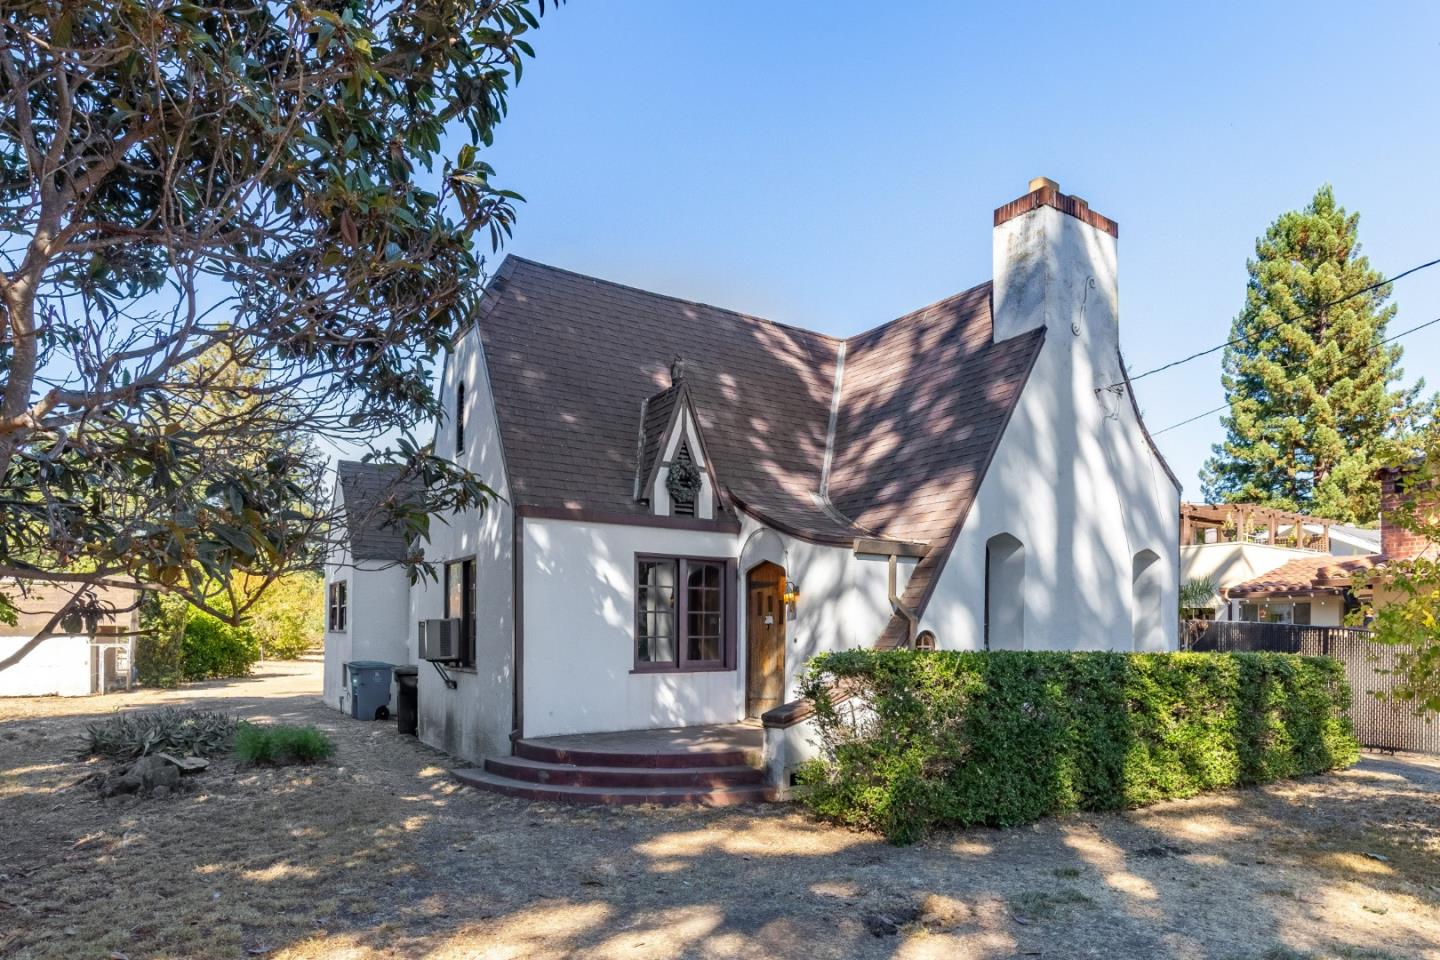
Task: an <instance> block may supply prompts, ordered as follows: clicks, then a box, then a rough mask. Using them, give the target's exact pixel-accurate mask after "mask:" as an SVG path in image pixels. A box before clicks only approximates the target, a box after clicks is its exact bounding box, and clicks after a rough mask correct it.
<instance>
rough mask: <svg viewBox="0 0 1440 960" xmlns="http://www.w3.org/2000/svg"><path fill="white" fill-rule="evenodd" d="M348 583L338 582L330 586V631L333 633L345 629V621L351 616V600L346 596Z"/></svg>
mask: <svg viewBox="0 0 1440 960" xmlns="http://www.w3.org/2000/svg"><path fill="white" fill-rule="evenodd" d="M346 592H347V591H346V582H345V581H344V580H336V581H334V582H332V583H331V584H330V596H329V598H328V600H329V604H328V607H329V617H328V622H329V629H330V630H331V631H332V632H339V631H342V630H344V629H345V621H346V619H347V618H348V616H349V612H350V611H349V598H348V597H347V596H346Z"/></svg>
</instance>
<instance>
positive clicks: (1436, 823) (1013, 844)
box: [0, 663, 1440, 960]
mask: <svg viewBox="0 0 1440 960" xmlns="http://www.w3.org/2000/svg"><path fill="white" fill-rule="evenodd" d="M319 683H320V674H319V665H318V664H316V663H300V664H272V665H268V666H266V667H264V668H263V669H261V670H260V671H259V673H258V675H257V676H255V677H253V678H250V679H246V680H240V681H231V682H217V683H209V684H199V685H192V686H189V687H186V688H184V689H182V690H178V691H168V692H138V693H133V694H117V695H112V696H107V697H96V698H89V699H69V700H63V699H58V698H43V699H9V700H5V699H0V956H3V957H6V958H15V960H31V958H51V957H56V958H58V957H63V958H67V960H68V958H97V960H105V958H112V960H113V958H122V960H123V958H129V960H141V958H182V957H195V958H205V960H210V958H231V957H233V958H246V957H256V956H265V957H272V958H290V960H298V958H319V957H324V958H377V957H397V958H399V957H405V958H410V957H425V958H436V960H439V958H462V957H463V958H486V960H489V958H516V957H544V958H550V957H558V958H572V957H573V958H581V957H584V958H609V957H624V958H637V960H641V958H666V960H668V958H673V957H700V958H731V957H734V958H740V957H744V958H764V957H803V958H806V960H820V958H827V957H847V958H848V957H865V958H868V957H877V958H878V957H895V958H903V960H911V958H917V960H918V958H926V957H947V958H991V957H996V958H999V957H1017V956H1023V957H1106V958H1113V957H1122V958H1124V957H1146V958H1148V957H1184V958H1202V957H1207V958H1208V957H1213V958H1222V960H1229V958H1235V960H1261V958H1264V960H1297V958H1316V960H1318V958H1330V957H1333V958H1351V960H1355V958H1370V960H1385V958H1391V960H1394V958H1430V960H1437V958H1440V759H1436V758H1429V759H1417V758H1413V757H1411V758H1396V757H1380V756H1369V757H1367V758H1366V759H1365V760H1364V761H1363V762H1362V763H1361V765H1360V766H1359V767H1357V768H1355V769H1354V770H1350V771H1347V772H1345V773H1341V774H1337V775H1333V776H1328V777H1320V778H1312V779H1309V780H1305V781H1301V782H1295V783H1286V784H1282V785H1278V786H1274V787H1271V788H1267V789H1260V790H1248V791H1240V792H1235V793H1225V794H1216V795H1212V796H1207V797H1202V798H1198V799H1195V800H1189V801H1181V802H1175V803H1167V804H1162V805H1160V806H1156V807H1151V808H1149V809H1146V810H1140V811H1134V812H1132V813H1128V814H1124V815H1093V816H1073V817H1065V818H1062V819H1056V820H1050V821H1046V822H1043V823H1040V824H1037V825H1034V826H1032V827H1027V828H1023V829H1017V830H969V831H965V832H960V833H951V834H946V835H943V836H938V837H935V838H933V839H932V840H930V841H929V842H926V843H924V844H921V845H919V846H916V847H910V848H904V849H897V848H894V847H890V846H887V845H886V844H885V843H883V842H882V841H880V840H879V839H878V838H876V837H874V836H868V835H864V834H859V833H853V832H850V831H847V830H843V829H837V828H834V827H830V826H826V825H824V824H819V823H816V822H815V821H813V820H811V819H810V818H809V817H807V816H806V815H805V814H804V813H803V812H802V811H800V810H798V809H796V808H794V807H788V806H779V805H774V806H757V807H750V808H739V809H731V810H718V811H717V810H703V809H697V808H684V809H671V810H653V809H644V810H642V809H634V808H630V809H617V810H610V809H592V808H577V807H565V806H558V805H551V804H529V803H526V802H525V801H521V800H514V799H509V798H504V797H498V796H493V795H490V794H485V793H480V792H477V791H475V790H472V789H469V788H463V787H460V786H459V785H458V784H456V783H455V782H453V781H452V780H451V779H450V778H449V777H448V776H447V765H448V764H449V760H448V758H446V757H445V756H444V755H442V754H440V753H438V752H436V751H433V750H431V749H429V748H427V747H425V746H423V745H421V744H419V743H417V742H416V741H415V740H413V739H411V738H408V737H402V736H400V735H399V734H398V733H397V732H396V730H395V727H394V725H393V724H381V723H363V722H357V721H352V720H349V719H347V718H345V717H342V716H340V715H339V714H337V713H335V712H333V711H330V710H327V709H325V708H324V707H323V706H321V704H320V702H319V700H318V696H317V694H318V690H319ZM161 702H164V703H186V704H199V705H204V706H206V707H210V708H223V709H227V710H233V711H235V712H236V713H238V714H240V715H243V716H245V717H248V718H253V719H276V720H286V721H291V722H306V723H314V724H317V725H319V726H320V727H322V728H324V729H325V730H327V731H328V732H330V733H331V734H332V735H333V736H334V737H335V739H336V741H337V743H338V745H339V750H338V753H337V756H336V758H335V760H334V761H333V762H332V763H330V764H327V765H324V766H320V767H315V768H311V769H299V768H290V769H284V770H279V771H268V770H255V769H247V768H240V767H237V766H235V765H234V764H233V763H232V762H230V761H222V762H217V763H215V764H212V766H211V769H210V770H208V771H206V772H205V773H203V774H200V775H198V777H197V779H196V780H195V781H194V784H193V786H192V788H191V789H190V790H188V791H186V792H184V793H182V794H181V795H178V796H175V797H171V798H166V799H163V800H155V799H151V800H137V799H119V800H113V799H112V800H106V801H103V802H102V801H100V800H99V799H98V797H97V794H96V793H95V791H94V790H93V789H91V788H90V787H89V786H79V787H71V786H69V785H71V784H74V783H75V781H76V780H78V779H79V778H80V777H81V776H83V775H84V774H85V773H86V772H87V771H89V770H91V769H93V764H94V762H93V761H92V762H89V763H87V762H85V761H82V760H79V759H77V757H76V746H77V743H78V739H77V737H78V734H79V732H80V731H81V730H82V729H83V727H84V724H85V723H86V722H87V721H89V720H91V719H94V718H96V717H99V716H103V715H105V714H107V713H108V712H109V711H111V710H113V709H116V708H120V707H124V708H130V707H135V706H145V705H153V704H156V703H161Z"/></svg>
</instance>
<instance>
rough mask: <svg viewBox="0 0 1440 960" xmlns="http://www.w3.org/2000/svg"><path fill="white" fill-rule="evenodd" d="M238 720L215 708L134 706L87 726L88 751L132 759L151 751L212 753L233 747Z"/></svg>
mask: <svg viewBox="0 0 1440 960" xmlns="http://www.w3.org/2000/svg"><path fill="white" fill-rule="evenodd" d="M235 724H236V720H235V718H234V717H232V716H230V715H229V714H228V713H220V712H219V711H215V710H181V709H177V708H175V707H165V708H163V709H160V710H143V711H140V710H134V711H130V712H127V713H119V712H117V713H114V714H112V715H111V716H109V717H107V718H105V719H104V720H101V721H99V722H97V723H92V724H89V725H87V726H86V727H85V737H84V740H85V750H84V753H85V754H87V755H92V754H96V755H99V756H102V757H113V758H116V759H120V760H130V759H133V758H135V757H142V756H145V755H146V754H149V753H173V754H176V755H178V756H187V755H193V756H197V757H213V756H215V755H216V754H218V753H224V752H225V751H226V750H229V749H230V742H231V740H232V739H233V738H234V736H235Z"/></svg>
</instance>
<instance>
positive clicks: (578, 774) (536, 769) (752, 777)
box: [485, 757, 764, 788]
mask: <svg viewBox="0 0 1440 960" xmlns="http://www.w3.org/2000/svg"><path fill="white" fill-rule="evenodd" d="M485 769H486V771H487V772H489V773H493V774H495V775H496V776H500V777H506V778H508V779H510V780H523V781H525V782H527V783H540V784H546V785H551V786H571V787H707V788H713V787H739V786H746V785H750V784H757V783H761V782H762V781H763V779H764V777H763V774H762V773H761V771H760V770H759V769H757V768H755V767H751V766H743V765H740V766H732V767H710V766H705V767H616V766H576V765H573V764H560V763H546V762H543V761H539V760H528V759H526V758H524V757H492V758H490V759H488V760H486V761H485Z"/></svg>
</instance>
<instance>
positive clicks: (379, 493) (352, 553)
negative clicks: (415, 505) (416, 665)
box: [322, 461, 414, 713]
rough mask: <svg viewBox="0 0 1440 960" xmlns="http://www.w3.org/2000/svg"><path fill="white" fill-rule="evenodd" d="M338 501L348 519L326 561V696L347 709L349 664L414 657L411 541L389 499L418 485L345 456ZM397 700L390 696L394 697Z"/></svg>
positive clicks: (393, 469) (394, 471)
mask: <svg viewBox="0 0 1440 960" xmlns="http://www.w3.org/2000/svg"><path fill="white" fill-rule="evenodd" d="M336 472H337V478H336V483H335V495H334V496H335V505H336V508H337V515H338V516H340V517H343V518H344V523H343V524H342V525H341V526H340V528H339V530H337V531H336V536H335V537H334V539H333V542H332V544H331V546H330V553H329V556H328V557H327V558H326V562H325V677H324V684H323V694H322V696H323V697H324V700H325V704H326V705H327V706H331V707H334V708H335V709H337V710H341V711H344V712H346V713H348V712H349V711H350V688H349V684H348V681H347V679H346V676H345V664H346V663H349V662H351V661H352V660H381V661H384V662H386V663H393V664H404V663H413V662H414V656H413V655H412V654H411V651H410V642H409V635H410V609H409V602H408V598H407V596H406V593H407V591H408V590H409V587H410V579H409V575H408V573H407V572H406V569H405V567H404V563H403V561H404V560H405V558H406V556H407V555H408V553H409V550H410V545H409V543H408V542H407V539H406V537H405V533H404V531H403V530H402V529H401V528H400V526H399V525H398V524H397V523H395V522H392V517H391V514H390V513H389V511H388V510H387V505H388V504H389V503H390V502H391V501H392V500H393V499H395V498H404V497H406V496H408V495H410V494H411V493H412V492H413V490H414V485H413V482H411V481H408V480H406V479H405V478H404V477H403V476H401V474H400V470H399V468H398V467H394V466H390V465H385V464H373V463H353V462H351V461H341V463H340V464H339V465H338V467H337V471H336ZM392 702H393V699H392Z"/></svg>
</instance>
